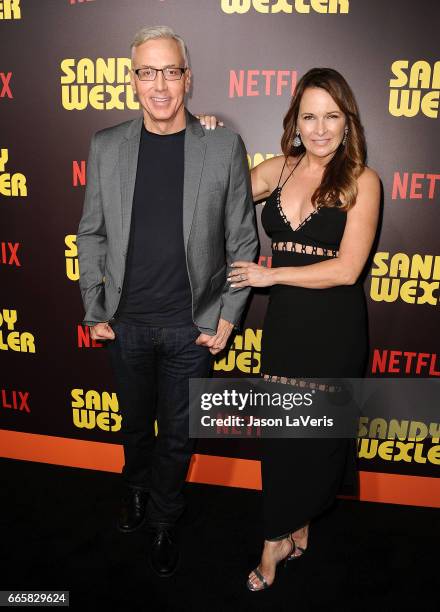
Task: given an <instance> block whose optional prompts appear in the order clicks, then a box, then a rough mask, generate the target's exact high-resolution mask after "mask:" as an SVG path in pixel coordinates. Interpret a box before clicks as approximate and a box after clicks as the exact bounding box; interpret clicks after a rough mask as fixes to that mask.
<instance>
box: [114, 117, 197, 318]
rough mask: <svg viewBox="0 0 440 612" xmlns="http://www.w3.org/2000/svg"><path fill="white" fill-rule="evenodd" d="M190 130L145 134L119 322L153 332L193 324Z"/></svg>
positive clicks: (135, 192)
mask: <svg viewBox="0 0 440 612" xmlns="http://www.w3.org/2000/svg"><path fill="white" fill-rule="evenodd" d="M184 147H185V130H182V131H180V132H177V133H175V134H166V135H163V136H162V135H160V134H153V133H152V132H148V131H147V130H146V129H145V127H144V128H143V129H142V133H141V139H140V144H139V158H138V165H137V173H136V184H135V190H134V197H133V210H132V217H131V226H130V239H129V247H128V253H127V263H126V270H125V278H124V286H123V289H122V295H121V302H120V305H119V308H118V313H117V315H116V316H117V318H118V319H120V320H121V321H125V322H129V323H134V324H137V325H148V326H152V327H175V326H179V325H187V324H190V323H191V322H192V308H191V304H192V300H191V288H190V284H189V279H188V271H187V268H186V260H185V249H184V243H183V177H184Z"/></svg>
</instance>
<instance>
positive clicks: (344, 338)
mask: <svg viewBox="0 0 440 612" xmlns="http://www.w3.org/2000/svg"><path fill="white" fill-rule="evenodd" d="M206 119H207V121H208V122H209V120H208V118H206ZM283 126H284V134H283V137H282V140H281V148H282V152H283V154H284V155H283V156H281V157H275V158H272V159H269V160H267V161H264V162H263V163H261V164H260V165H258V166H256V167H255V168H254V169H253V170H252V191H253V196H254V200H256V201H258V200H262V199H265V200H266V204H265V206H264V209H263V212H262V215H261V221H262V224H263V227H264V229H265V231H266V233H267V234H268V235H269V236H270V237H271V239H272V267H271V268H266V267H263V266H259V265H257V264H255V263H252V262H245V261H237V262H234V264H233V267H232V271H231V273H230V275H229V278H228V280H229V282H230V283H231V285H232V286H234V287H248V286H251V287H270V299H269V306H268V310H267V313H266V317H265V321H264V326H263V338H262V347H261V353H262V354H261V374H262V375H263V376H264V377H265V378H266V379H267V380H269V381H276V382H281V383H286V384H289V382H290V380H289V379H292V378H298V377H305V378H306V377H308V378H309V377H316V378H319V377H321V378H329V377H359V376H362V375H363V373H364V367H365V363H366V357H367V317H366V306H365V296H364V293H363V288H362V284H361V281H360V279H359V277H360V274H361V272H362V270H363V268H364V266H365V263H366V261H367V258H368V256H369V253H370V250H371V247H372V244H373V240H374V237H375V233H376V228H377V221H378V213H379V201H380V183H379V178H378V176H377V174H376V173H375V172H374V171H373V170H371V169H370V168H368V167H367V166H366V144H365V139H364V133H363V128H362V125H361V122H360V118H359V111H358V108H357V104H356V101H355V98H354V95H353V93H352V91H351V89H350V87H349V85H348V84H347V82H346V81H345V79H344V78H343V77H342V76H341V75H340V74H339V73H338V72H337V71H335V70H332V69H329V68H314V69H312V70H310V71H309V72H307V73H306V74H305V75H304V76H303V77H302V78H301V80H300V81H299V82H298V85H297V88H296V92H295V94H294V96H293V98H292V102H291V105H290V108H289V110H288V112H287V115H286V116H285V118H284V123H283ZM354 475H355V454H354V444H353V441H352V440H351V441H350V440H341V439H305V438H303V439H298V438H296V439H281V440H279V439H277V440H274V439H266V440H264V441H263V454H262V481H263V508H264V522H265V526H264V528H265V542H264V549H263V553H262V557H261V561H260V564H259V565H258V567H257V568H256V569H255V570H254V571H253V572H251V574H250V576H249V580H248V583H247V584H248V588H249V589H251V590H252V591H259V590H262V589H265V588H267V587H268V586H270V585H271V584H272V583H273V581H274V578H275V570H276V565H277V563H278V562H280V561H281V560H283V559H285V560H290V559H295V558H297V557H299V556H301V555H302V554H303V553H304V552H305V550H306V548H307V540H308V525H309V522H310V520H312V519H313V518H315V517H316V516H318V515H319V514H321V513H322V512H323V510H324V509H326V508H327V507H328V506H329V505H330V504H331V503H332V502H333V501H334V499H335V497H336V494H337V493H338V491H339V490H340V488H341V485H343V484H349V481H350V480H351V482H352V483H353V481H354Z"/></svg>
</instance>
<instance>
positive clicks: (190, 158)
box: [183, 111, 206, 251]
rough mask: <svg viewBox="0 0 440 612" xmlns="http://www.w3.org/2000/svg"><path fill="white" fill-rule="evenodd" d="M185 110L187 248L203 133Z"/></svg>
mask: <svg viewBox="0 0 440 612" xmlns="http://www.w3.org/2000/svg"><path fill="white" fill-rule="evenodd" d="M185 112H186V133H185V172H184V181H183V240H184V244H185V251H186V250H187V246H188V240H189V235H190V233H191V226H192V222H193V218H194V211H195V208H196V202H197V195H198V193H199V185H200V179H201V176H202V170H203V164H204V161H205V152H206V143H205V142H204V137H205V133H204V131H203V128H202V127H201V125H200V123H199V121H198V120H197V119H196V118H195V117H194V116H193V115H191V114H190V113H189V112H188V111H185Z"/></svg>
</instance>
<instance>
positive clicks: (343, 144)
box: [342, 126, 348, 147]
mask: <svg viewBox="0 0 440 612" xmlns="http://www.w3.org/2000/svg"><path fill="white" fill-rule="evenodd" d="M347 134H348V127H347V126H345V130H344V138H343V139H342V146H343V147H345V145H346V144H347Z"/></svg>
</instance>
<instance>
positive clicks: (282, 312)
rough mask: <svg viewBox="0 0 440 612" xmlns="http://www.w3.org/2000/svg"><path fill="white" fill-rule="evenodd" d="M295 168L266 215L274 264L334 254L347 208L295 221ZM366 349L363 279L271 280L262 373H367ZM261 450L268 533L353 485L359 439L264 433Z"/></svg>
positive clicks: (309, 514) (292, 525)
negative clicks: (316, 284)
mask: <svg viewBox="0 0 440 612" xmlns="http://www.w3.org/2000/svg"><path fill="white" fill-rule="evenodd" d="M283 170H284V167H283ZM292 173H293V171H292ZM292 173H291V174H290V175H289V176H288V177H287V179H286V181H284V183H283V184H282V185H281V186H280V183H278V187H277V188H276V189H275V190H274V191H273V192H272V193H271V195H270V196H269V197H268V198H267V200H266V204H265V206H264V209H263V212H262V215H261V220H262V224H263V227H264V229H265V231H266V233H267V234H268V235H269V236H270V238H271V239H272V267H274V268H275V267H288V266H307V265H310V264H314V263H316V262H320V261H324V260H326V259H331V258H332V257H337V255H338V249H339V245H340V242H341V240H342V236H343V233H344V229H345V223H346V218H347V215H346V212H343V211H341V210H339V209H338V208H324V207H319V208H318V209H315V210H314V211H313V212H312V213H311V214H310V215H309V216H308V217H307V218H306V219H305V220H304V221H303V222H302V223H301V224H300V225H299V226H298V227H295V228H294V227H292V226H291V225H290V223H289V221H288V220H287V218H286V216H285V214H284V211H283V209H282V204H281V201H280V196H281V191H282V188H283V187H284V185H285V183H286V182H287V180H289V178H290V176H291V175H292ZM281 174H282V173H281ZM366 357H367V316H366V304H365V295H364V291H363V287H362V284H361V283H360V282H357V283H355V284H354V285H344V286H342V285H341V286H336V287H331V288H328V289H306V288H303V287H292V286H287V285H274V286H272V287H271V289H270V298H269V305H268V309H267V313H266V317H265V321H264V326H263V337H262V347H261V374H262V375H263V376H265V377H266V378H267V377H270V378H269V380H272V381H275V382H286V379H289V378H301V377H306V378H310V377H316V378H333V377H362V376H363V374H364V370H365V364H366ZM287 383H288V381H287ZM262 452H263V454H262V481H263V500H264V501H263V507H264V522H265V538H266V539H267V540H270V539H276V538H277V537H280V536H282V535H284V534H287V533H289V532H292V531H295V530H296V529H299V528H300V527H303V526H304V525H305V524H306V523H307V522H308V521H310V520H311V519H313V518H314V517H316V516H317V515H319V514H320V513H321V512H322V511H323V510H325V509H326V508H327V507H328V506H329V505H330V504H331V503H332V502H333V501H334V499H335V497H336V494H337V493H339V492H344V493H351V494H353V493H354V492H355V488H356V459H355V441H354V440H347V439H344V440H342V439H322V438H321V439H317V438H316V439H311V438H308V439H307V438H291V439H265V440H263V444H262Z"/></svg>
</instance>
